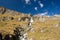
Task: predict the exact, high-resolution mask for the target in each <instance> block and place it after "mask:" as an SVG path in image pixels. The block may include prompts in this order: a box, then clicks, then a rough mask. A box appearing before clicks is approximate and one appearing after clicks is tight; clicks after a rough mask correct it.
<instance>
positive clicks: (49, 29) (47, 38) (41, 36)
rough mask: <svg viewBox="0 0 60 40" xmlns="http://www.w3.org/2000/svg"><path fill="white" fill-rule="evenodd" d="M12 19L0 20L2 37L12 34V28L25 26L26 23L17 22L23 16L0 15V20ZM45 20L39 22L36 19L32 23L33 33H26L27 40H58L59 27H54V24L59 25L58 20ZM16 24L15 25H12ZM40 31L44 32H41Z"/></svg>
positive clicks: (59, 39)
mask: <svg viewBox="0 0 60 40" xmlns="http://www.w3.org/2000/svg"><path fill="white" fill-rule="evenodd" d="M9 16H12V17H14V20H10V21H8V20H6V21H1V20H0V32H2V34H3V35H5V34H8V33H10V34H13V29H14V27H17V26H19V25H21V26H22V25H23V26H25V25H27V24H28V22H27V21H21V22H19V21H17V19H18V18H20V17H23V15H21V14H20V15H16V16H13V15H11V14H0V19H1V18H2V17H9ZM46 19H47V20H46V21H45V22H40V21H39V20H38V19H36V20H35V22H33V23H32V27H33V28H34V32H31V31H28V32H27V33H28V38H29V39H30V38H32V39H33V40H60V35H59V34H60V25H59V26H58V27H55V24H57V23H59V22H60V21H59V20H60V19H57V20H49V19H50V18H46ZM14 24H16V25H14ZM41 29H43V30H44V31H43V32H41Z"/></svg>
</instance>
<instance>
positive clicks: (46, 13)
mask: <svg viewBox="0 0 60 40" xmlns="http://www.w3.org/2000/svg"><path fill="white" fill-rule="evenodd" d="M46 14H48V12H44V13H41V14H40V15H46Z"/></svg>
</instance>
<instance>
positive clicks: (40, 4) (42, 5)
mask: <svg viewBox="0 0 60 40" xmlns="http://www.w3.org/2000/svg"><path fill="white" fill-rule="evenodd" d="M0 6H3V7H5V8H8V9H12V10H15V11H18V12H23V13H30V14H33V15H34V14H41V13H47V14H46V15H54V14H60V0H0Z"/></svg>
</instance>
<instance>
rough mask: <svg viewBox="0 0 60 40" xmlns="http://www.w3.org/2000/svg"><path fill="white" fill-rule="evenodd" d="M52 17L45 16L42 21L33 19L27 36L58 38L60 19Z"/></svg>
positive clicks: (36, 38) (59, 37) (41, 39)
mask: <svg viewBox="0 0 60 40" xmlns="http://www.w3.org/2000/svg"><path fill="white" fill-rule="evenodd" d="M43 18H45V17H43ZM53 18H55V17H53ZM53 18H51V17H49V18H45V20H44V22H41V21H39V20H38V19H37V20H35V22H33V23H32V27H33V28H34V29H33V32H31V31H30V32H29V38H30V39H32V40H60V19H59V18H58V17H57V19H53ZM35 19H36V18H35ZM42 21H43V20H42Z"/></svg>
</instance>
